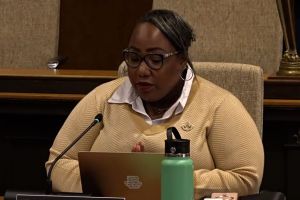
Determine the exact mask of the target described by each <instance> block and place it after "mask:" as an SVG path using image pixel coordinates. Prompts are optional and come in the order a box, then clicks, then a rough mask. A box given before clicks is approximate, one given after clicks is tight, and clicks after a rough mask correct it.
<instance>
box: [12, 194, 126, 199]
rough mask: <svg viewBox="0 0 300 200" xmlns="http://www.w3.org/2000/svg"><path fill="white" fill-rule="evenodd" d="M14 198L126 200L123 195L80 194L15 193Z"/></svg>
mask: <svg viewBox="0 0 300 200" xmlns="http://www.w3.org/2000/svg"><path fill="white" fill-rule="evenodd" d="M16 200H126V199H125V198H124V197H93V196H82V195H44V194H17V198H16Z"/></svg>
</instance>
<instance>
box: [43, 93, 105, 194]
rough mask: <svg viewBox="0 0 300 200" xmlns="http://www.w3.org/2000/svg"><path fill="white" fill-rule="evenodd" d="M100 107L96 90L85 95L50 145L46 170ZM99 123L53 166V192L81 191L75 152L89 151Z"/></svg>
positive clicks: (99, 126)
mask: <svg viewBox="0 0 300 200" xmlns="http://www.w3.org/2000/svg"><path fill="white" fill-rule="evenodd" d="M100 110H101V109H100V108H99V107H97V103H96V95H95V90H93V91H92V92H91V93H89V94H88V95H87V96H85V97H84V98H83V99H82V100H81V101H80V102H79V103H78V104H77V105H76V107H75V108H74V109H73V111H72V112H71V113H70V115H69V116H68V118H67V120H66V121H65V123H64V125H63V126H62V128H61V129H60V131H59V133H58V134H57V136H56V138H55V140H54V143H53V146H52V147H51V148H50V156H49V160H48V161H47V162H46V169H47V171H48V170H49V167H50V165H51V164H52V162H53V160H54V159H55V158H56V157H57V156H58V155H59V154H60V153H61V152H62V151H63V150H64V149H65V148H66V147H67V146H68V145H69V144H70V143H71V142H72V141H74V139H75V138H76V137H77V136H78V135H79V134H81V133H82V132H83V131H84V130H85V129H86V128H87V127H88V126H89V125H90V124H91V123H92V122H93V120H94V118H95V116H96V115H97V114H98V113H99V111H100ZM101 124H102V123H100V124H97V125H96V126H94V127H93V128H92V129H91V130H90V131H89V132H87V133H86V135H84V136H83V138H82V139H81V140H79V141H78V142H77V143H76V144H75V146H73V147H72V148H71V149H70V150H69V151H68V152H67V153H66V154H65V155H64V156H63V157H62V159H60V160H59V161H58V162H57V163H56V164H55V166H54V168H53V170H52V174H51V179H52V188H53V191H57V192H81V191H82V188H81V181H80V173H79V167H78V152H79V151H89V150H90V149H91V147H92V145H93V143H94V141H95V139H96V137H97V136H98V134H99V132H100V128H101Z"/></svg>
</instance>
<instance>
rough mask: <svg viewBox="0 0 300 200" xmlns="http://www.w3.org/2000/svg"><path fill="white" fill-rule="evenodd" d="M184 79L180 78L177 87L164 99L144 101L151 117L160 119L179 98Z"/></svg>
mask: <svg viewBox="0 0 300 200" xmlns="http://www.w3.org/2000/svg"><path fill="white" fill-rule="evenodd" d="M183 86H184V81H182V80H180V81H178V83H177V84H176V85H175V87H174V88H173V89H172V90H171V91H170V92H169V93H168V94H167V95H166V96H165V97H163V98H162V99H160V100H158V101H155V102H146V101H143V104H144V107H145V110H146V112H147V114H148V115H149V116H150V118H151V119H159V118H161V117H162V116H163V115H164V113H165V112H166V111H167V110H168V109H169V108H170V107H171V106H172V105H173V104H174V103H175V102H176V101H177V100H178V98H179V97H180V95H181V93H182V88H183Z"/></svg>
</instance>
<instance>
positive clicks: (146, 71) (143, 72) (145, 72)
mask: <svg viewBox="0 0 300 200" xmlns="http://www.w3.org/2000/svg"><path fill="white" fill-rule="evenodd" d="M137 73H138V75H139V76H141V77H143V76H149V75H150V74H151V70H150V68H149V67H148V65H147V63H146V62H145V61H144V60H143V61H142V62H141V64H140V65H139V66H138V69H137Z"/></svg>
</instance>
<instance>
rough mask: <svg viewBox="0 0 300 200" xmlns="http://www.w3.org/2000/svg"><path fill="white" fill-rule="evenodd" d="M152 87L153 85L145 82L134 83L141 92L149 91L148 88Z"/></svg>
mask: <svg viewBox="0 0 300 200" xmlns="http://www.w3.org/2000/svg"><path fill="white" fill-rule="evenodd" d="M153 87H154V85H153V84H151V83H146V82H139V83H137V84H136V88H137V90H139V91H141V92H149V91H150V90H152V89H153Z"/></svg>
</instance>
